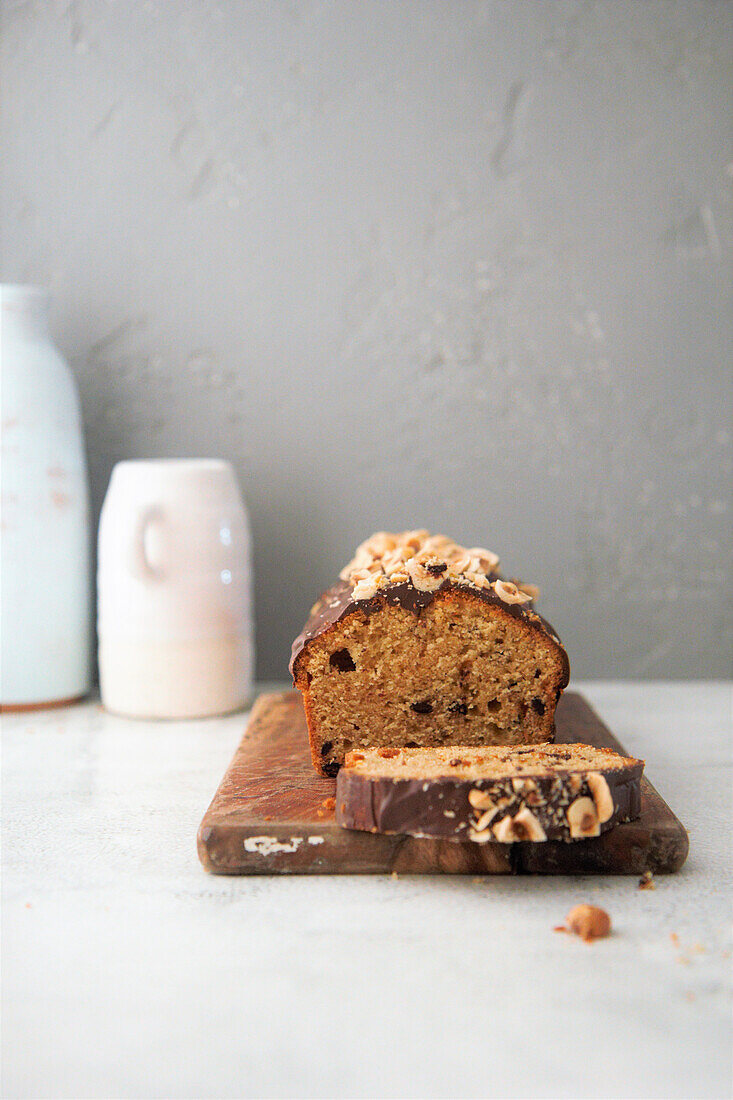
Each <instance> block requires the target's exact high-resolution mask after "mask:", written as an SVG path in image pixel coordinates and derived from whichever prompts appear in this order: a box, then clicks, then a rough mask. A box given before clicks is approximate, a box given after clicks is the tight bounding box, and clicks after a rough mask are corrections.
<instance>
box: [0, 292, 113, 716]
mask: <svg viewBox="0 0 733 1100" xmlns="http://www.w3.org/2000/svg"><path fill="white" fill-rule="evenodd" d="M49 304H50V298H49V294H48V292H47V291H45V290H41V289H39V288H37V287H31V286H7V285H4V286H0V363H1V364H2V376H1V385H0V406H1V408H2V472H1V474H0V478H1V480H2V527H1V530H0V547H1V553H2V561H1V563H0V568H1V569H2V573H1V581H0V584H1V588H0V633H1V635H2V658H1V662H0V701H1V702H2V706H3V709H16V708H28V707H34V706H48V705H50V704H57V703H63V702H70V701H71V700H72V699H75V698H78V697H79V696H82V695H85V694H86V693H87V692H88V691H89V688H90V686H91V652H90V634H91V595H92V591H91V576H90V545H89V543H90V539H89V492H88V482H87V466H86V456H85V453H84V440H83V434H82V423H81V414H80V410H79V398H78V394H77V390H76V385H75V382H74V378H73V376H72V374H71V371H70V370H69V368H68V366H67V365H66V363H65V362H64V360H63V358H62V357H61V355H60V354H59V352H58V351H57V350H56V348H55V347H54V345H53V343H52V342H51V337H50V335H49V331H48V311H49Z"/></svg>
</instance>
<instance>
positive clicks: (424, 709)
mask: <svg viewBox="0 0 733 1100" xmlns="http://www.w3.org/2000/svg"><path fill="white" fill-rule="evenodd" d="M410 710H414V711H415V714H432V713H433V704H432V703H428V701H427V700H426V699H422V700H420V701H419V702H417V703H411V704H410Z"/></svg>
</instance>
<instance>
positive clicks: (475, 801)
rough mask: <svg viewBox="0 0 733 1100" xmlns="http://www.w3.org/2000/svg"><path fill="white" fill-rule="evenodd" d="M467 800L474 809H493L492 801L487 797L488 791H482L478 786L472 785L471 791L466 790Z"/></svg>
mask: <svg viewBox="0 0 733 1100" xmlns="http://www.w3.org/2000/svg"><path fill="white" fill-rule="evenodd" d="M468 801H469V803H470V804H471V805H472V806H473V808H474V810H493V808H494V803H493V801H492V799H491V798H490V797H489V793H488V791H482V790H481V789H480V788H479V787H474V788H473V790H472V791H469V792H468Z"/></svg>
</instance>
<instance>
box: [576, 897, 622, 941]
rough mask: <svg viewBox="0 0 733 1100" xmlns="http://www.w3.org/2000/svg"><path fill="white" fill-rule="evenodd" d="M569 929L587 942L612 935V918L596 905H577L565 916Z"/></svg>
mask: <svg viewBox="0 0 733 1100" xmlns="http://www.w3.org/2000/svg"><path fill="white" fill-rule="evenodd" d="M565 922H566V924H567V930H568V931H569V932H573V933H574V934H575V935H576V936H580V938H581V939H582V940H584V941H585V943H590V942H591V940H600V939H603V938H604V936H608V935H610V932H611V918H610V917H609V915H608V913H607V912H606V911H605V909H599V908H598V906H596V905H576V906H575V907H574V908H573V909H571V910H570V912H569V913H568V915H567V917H566V918H565Z"/></svg>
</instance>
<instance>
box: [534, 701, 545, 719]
mask: <svg viewBox="0 0 733 1100" xmlns="http://www.w3.org/2000/svg"><path fill="white" fill-rule="evenodd" d="M532 710H534V711H536V712H537V714H539V716H540V718H541V717H542V716H543V714H544V713H545V704H544V703H543V702H542V700H541V699H538V698H537V696H535V698H534V699H533V700H532Z"/></svg>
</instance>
